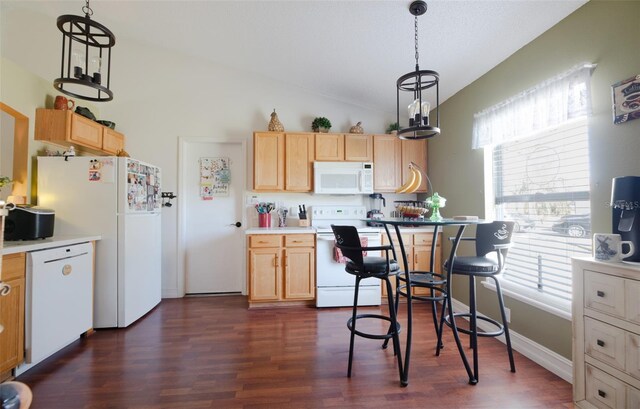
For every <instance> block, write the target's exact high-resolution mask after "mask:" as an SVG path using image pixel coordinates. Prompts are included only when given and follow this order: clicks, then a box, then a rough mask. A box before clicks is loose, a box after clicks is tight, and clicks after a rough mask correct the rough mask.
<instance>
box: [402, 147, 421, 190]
mask: <svg viewBox="0 0 640 409" xmlns="http://www.w3.org/2000/svg"><path fill="white" fill-rule="evenodd" d="M411 162H413V163H415V164H416V165H418V166H419V167H420V169H422V173H423V174H426V173H427V140H426V139H419V140H415V141H409V140H402V180H403V181H405V180H407V178H408V177H409V163H411ZM426 191H427V178H425V177H423V178H422V183H421V184H420V187H419V188H418V190H416V192H421V193H424V192H426Z"/></svg>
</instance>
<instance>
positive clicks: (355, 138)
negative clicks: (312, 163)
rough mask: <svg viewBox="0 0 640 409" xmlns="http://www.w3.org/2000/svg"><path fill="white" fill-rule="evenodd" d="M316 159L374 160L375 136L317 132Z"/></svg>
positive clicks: (336, 160) (337, 160)
mask: <svg viewBox="0 0 640 409" xmlns="http://www.w3.org/2000/svg"><path fill="white" fill-rule="evenodd" d="M315 160H317V161H330V162H342V161H349V162H371V161H373V137H372V136H371V135H362V134H349V133H348V134H337V133H317V134H316V154H315Z"/></svg>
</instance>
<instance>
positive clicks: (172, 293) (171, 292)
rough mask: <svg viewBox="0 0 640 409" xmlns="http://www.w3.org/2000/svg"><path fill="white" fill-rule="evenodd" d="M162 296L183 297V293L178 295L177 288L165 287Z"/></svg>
mask: <svg viewBox="0 0 640 409" xmlns="http://www.w3.org/2000/svg"><path fill="white" fill-rule="evenodd" d="M162 298H182V295H178V289H177V288H163V289H162Z"/></svg>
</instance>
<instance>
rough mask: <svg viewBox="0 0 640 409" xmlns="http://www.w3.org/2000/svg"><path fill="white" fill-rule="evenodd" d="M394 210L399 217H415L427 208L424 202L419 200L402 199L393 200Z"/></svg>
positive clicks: (426, 210)
mask: <svg viewBox="0 0 640 409" xmlns="http://www.w3.org/2000/svg"><path fill="white" fill-rule="evenodd" d="M395 206H396V210H397V211H398V212H399V213H400V217H407V218H415V217H420V216H422V215H424V214H425V213H427V212H428V211H429V209H427V208H426V204H425V203H424V202H420V201H411V200H403V201H397V202H395Z"/></svg>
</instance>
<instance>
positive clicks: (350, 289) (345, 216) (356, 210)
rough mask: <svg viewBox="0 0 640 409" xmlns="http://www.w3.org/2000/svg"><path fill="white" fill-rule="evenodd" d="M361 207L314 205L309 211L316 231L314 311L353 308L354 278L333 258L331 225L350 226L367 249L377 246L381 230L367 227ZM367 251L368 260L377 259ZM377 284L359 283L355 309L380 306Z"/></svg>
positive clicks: (376, 254)
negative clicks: (362, 240)
mask: <svg viewBox="0 0 640 409" xmlns="http://www.w3.org/2000/svg"><path fill="white" fill-rule="evenodd" d="M366 216H367V210H366V208H365V207H364V206H331V205H316V206H313V207H312V208H311V225H312V226H313V227H315V228H316V285H317V289H316V307H347V306H349V307H350V306H352V305H353V295H354V291H355V276H353V275H351V274H349V273H347V272H346V271H345V270H344V267H345V265H344V264H342V263H338V262H337V261H336V260H335V257H334V247H335V237H334V235H333V231H332V230H331V225H332V224H335V225H349V226H355V227H356V228H357V229H358V235H359V236H360V237H366V238H367V240H368V246H380V245H381V240H380V237H381V236H380V229H379V228H375V227H369V226H367V223H366V222H365V221H364V220H363V219H365V218H366ZM379 255H380V252H379V251H370V252H368V253H367V256H379ZM380 299H381V294H380V280H378V279H376V278H367V279H365V280H362V281H361V282H360V291H359V293H358V305H380Z"/></svg>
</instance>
